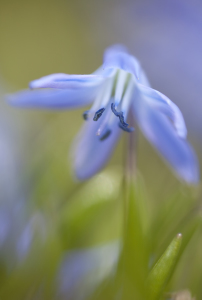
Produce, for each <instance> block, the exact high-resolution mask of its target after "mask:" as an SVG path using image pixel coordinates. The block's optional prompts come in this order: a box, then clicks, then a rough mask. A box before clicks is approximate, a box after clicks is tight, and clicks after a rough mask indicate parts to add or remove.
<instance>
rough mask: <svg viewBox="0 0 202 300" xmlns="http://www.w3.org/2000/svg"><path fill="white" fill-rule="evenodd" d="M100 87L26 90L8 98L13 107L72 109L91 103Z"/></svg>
mask: <svg viewBox="0 0 202 300" xmlns="http://www.w3.org/2000/svg"><path fill="white" fill-rule="evenodd" d="M99 89H100V87H99V86H90V87H84V86H83V87H80V88H78V89H66V90H62V89H36V90H24V91H20V92H18V93H15V94H11V95H8V96H7V99H8V102H9V103H10V104H11V105H14V106H18V107H24V108H49V109H65V108H66V109H69V108H70V109H72V108H77V107H82V106H85V105H87V104H89V103H91V102H92V101H93V100H94V99H95V97H96V96H97V93H98V92H99Z"/></svg>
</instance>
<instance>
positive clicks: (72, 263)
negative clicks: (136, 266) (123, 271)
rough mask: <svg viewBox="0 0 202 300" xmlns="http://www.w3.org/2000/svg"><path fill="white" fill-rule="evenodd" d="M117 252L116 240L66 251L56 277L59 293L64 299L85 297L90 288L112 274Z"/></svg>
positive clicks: (118, 249) (90, 290)
mask: <svg viewBox="0 0 202 300" xmlns="http://www.w3.org/2000/svg"><path fill="white" fill-rule="evenodd" d="M119 252H120V244H119V243H118V242H114V243H110V244H107V245H103V246H98V247H94V248H90V249H81V250H74V251H73V250H72V251H69V252H67V254H66V255H65V257H64V259H63V260H62V263H61V266H60V269H59V274H58V279H57V281H58V293H59V295H60V296H63V297H64V298H65V299H67V298H68V299H70V298H71V299H87V298H88V297H87V296H89V293H90V292H92V288H94V287H96V286H97V284H99V283H100V282H101V281H103V280H104V279H105V278H107V277H108V276H110V275H112V274H113V272H114V269H115V267H116V264H117V261H118V257H119ZM66 297H67V298H66ZM62 299H63V298H62Z"/></svg>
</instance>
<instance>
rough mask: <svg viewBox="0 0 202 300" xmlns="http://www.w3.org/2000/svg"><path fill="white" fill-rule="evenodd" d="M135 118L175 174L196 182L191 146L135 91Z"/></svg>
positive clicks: (195, 159)
mask: <svg viewBox="0 0 202 300" xmlns="http://www.w3.org/2000/svg"><path fill="white" fill-rule="evenodd" d="M133 111H134V115H135V119H136V121H137V123H138V125H139V127H140V129H141V130H142V132H143V133H144V135H145V136H146V138H147V139H148V140H149V141H150V142H151V143H152V144H153V146H154V147H155V148H156V149H157V150H158V151H159V152H160V153H161V155H162V156H163V157H164V158H165V159H166V160H167V161H168V162H169V164H170V165H171V166H172V168H173V169H174V170H175V172H176V173H177V175H178V176H179V177H180V178H182V179H183V180H185V181H186V182H188V183H197V182H198V180H199V169H198V162H197V158H196V156H195V154H194V151H193V150H192V148H191V146H190V145H189V144H188V143H187V142H186V141H185V140H183V139H181V138H179V136H178V135H177V133H176V132H175V130H174V128H173V127H172V125H171V124H170V122H169V120H168V119H167V117H165V115H163V114H162V113H161V112H160V111H158V110H156V109H154V108H153V106H152V105H151V104H150V102H149V101H148V100H147V98H145V97H144V96H142V95H141V94H140V92H137V94H136V97H135V100H134V102H133Z"/></svg>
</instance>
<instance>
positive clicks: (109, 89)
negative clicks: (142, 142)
mask: <svg viewBox="0 0 202 300" xmlns="http://www.w3.org/2000/svg"><path fill="white" fill-rule="evenodd" d="M133 91H134V79H133V77H132V75H131V74H129V73H127V72H125V71H123V70H117V71H116V73H115V74H114V75H113V76H112V77H110V78H107V79H106V81H105V83H104V85H103V87H102V90H101V91H100V93H99V94H98V97H97V99H96V100H95V102H94V104H93V106H92V107H91V109H90V110H89V111H86V112H84V114H83V117H84V119H85V120H88V119H89V118H90V116H91V115H92V114H94V117H93V120H94V121H98V120H99V119H100V118H101V117H103V116H104V119H103V120H102V121H101V123H100V126H99V128H98V130H97V133H96V134H97V135H98V136H99V138H100V140H101V141H103V140H105V139H106V138H107V137H108V136H109V135H110V134H111V132H112V130H113V126H114V125H115V124H117V122H116V118H118V119H119V122H118V124H117V125H118V126H119V128H121V129H122V130H124V131H126V132H132V131H133V130H134V128H132V127H131V128H130V127H128V126H129V125H128V124H127V123H126V122H125V120H126V118H127V115H128V111H129V108H130V104H131V100H132V95H133ZM112 113H113V114H112ZM114 117H116V118H114Z"/></svg>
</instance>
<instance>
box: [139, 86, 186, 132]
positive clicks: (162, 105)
mask: <svg viewBox="0 0 202 300" xmlns="http://www.w3.org/2000/svg"><path fill="white" fill-rule="evenodd" d="M138 86H139V89H140V90H141V93H142V94H143V95H144V96H146V97H148V99H150V104H151V105H152V106H153V107H154V109H155V108H156V109H158V110H159V111H161V112H163V113H164V114H165V115H167V116H168V117H169V118H170V119H171V120H172V121H173V124H174V127H175V129H176V131H177V134H178V135H179V137H181V138H186V136H187V128H186V125H185V121H184V118H183V115H182V113H181V111H180V109H179V108H178V106H177V105H176V104H174V103H173V102H172V101H171V100H170V99H169V98H168V97H166V96H165V95H164V94H162V93H160V92H159V91H156V90H154V89H152V88H150V87H146V86H143V85H141V84H139V85H138Z"/></svg>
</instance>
